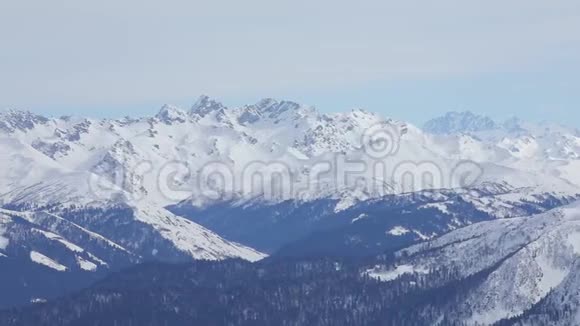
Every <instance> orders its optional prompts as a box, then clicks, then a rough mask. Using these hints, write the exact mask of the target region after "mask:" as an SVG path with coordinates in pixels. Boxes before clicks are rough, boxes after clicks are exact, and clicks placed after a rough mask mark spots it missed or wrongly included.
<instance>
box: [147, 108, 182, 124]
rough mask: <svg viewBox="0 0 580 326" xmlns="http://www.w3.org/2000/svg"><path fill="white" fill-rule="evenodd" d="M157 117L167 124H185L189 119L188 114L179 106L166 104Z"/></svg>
mask: <svg viewBox="0 0 580 326" xmlns="http://www.w3.org/2000/svg"><path fill="white" fill-rule="evenodd" d="M155 117H156V118H157V119H159V120H160V121H162V122H165V123H171V122H174V121H177V122H182V123H183V122H185V121H186V119H187V113H186V112H185V111H184V110H182V109H181V108H179V107H177V106H174V105H170V104H165V105H163V106H162V107H161V110H159V112H158V113H157V115H155Z"/></svg>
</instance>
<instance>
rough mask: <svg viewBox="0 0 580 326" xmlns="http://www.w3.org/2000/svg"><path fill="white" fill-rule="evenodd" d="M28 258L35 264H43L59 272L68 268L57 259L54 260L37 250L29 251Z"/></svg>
mask: <svg viewBox="0 0 580 326" xmlns="http://www.w3.org/2000/svg"><path fill="white" fill-rule="evenodd" d="M30 260H32V261H33V262H35V263H37V264H40V265H44V266H46V267H48V268H52V269H54V270H56V271H59V272H64V271H66V270H67V269H68V268H67V267H66V266H64V265H61V264H59V263H58V262H57V261H55V260H53V259H51V258H49V257H47V256H45V255H43V254H41V253H39V252H37V251H31V252H30Z"/></svg>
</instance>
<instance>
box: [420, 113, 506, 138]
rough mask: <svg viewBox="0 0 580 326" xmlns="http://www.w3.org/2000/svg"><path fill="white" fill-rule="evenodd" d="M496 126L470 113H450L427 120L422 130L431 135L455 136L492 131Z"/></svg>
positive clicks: (483, 117) (481, 116)
mask: <svg viewBox="0 0 580 326" xmlns="http://www.w3.org/2000/svg"><path fill="white" fill-rule="evenodd" d="M496 128H498V124H497V123H496V122H495V121H494V120H492V119H491V118H489V117H487V116H483V115H477V114H475V113H473V112H471V111H462V112H457V111H452V112H448V113H446V114H445V115H443V116H441V117H438V118H435V119H432V120H429V121H428V122H427V123H425V125H424V126H423V130H425V131H426V132H429V133H433V134H456V133H468V132H478V131H486V130H493V129H496Z"/></svg>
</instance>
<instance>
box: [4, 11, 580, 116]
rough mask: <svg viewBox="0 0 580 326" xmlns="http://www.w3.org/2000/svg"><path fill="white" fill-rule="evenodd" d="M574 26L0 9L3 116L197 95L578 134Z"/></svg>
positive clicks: (463, 14) (563, 14)
mask: <svg viewBox="0 0 580 326" xmlns="http://www.w3.org/2000/svg"><path fill="white" fill-rule="evenodd" d="M579 31H580V2H578V1H577V0H553V1H545V0H511V1H505V0H488V1H469V0H440V1H419V0H407V1H392V0H383V1H378V0H377V1H360V2H357V3H355V2H353V1H330V0H319V1H305V0H296V1H258V0H248V1H222V0H216V1H211V2H209V1H208V2H203V1H176V0H169V1H163V2H161V1H150V0H141V1H138V0H125V1H112V0H104V1H94V2H90V3H89V2H83V1H76V0H53V1H26V0H23V1H2V2H0V107H16V108H23V109H28V110H31V111H34V112H40V113H44V114H49V115H61V114H76V115H89V116H98V117H101V116H110V117H117V116H123V115H148V114H153V113H154V112H156V111H157V110H158V109H159V107H160V106H161V105H162V104H164V103H172V104H177V105H181V106H185V107H187V106H190V105H191V104H192V103H193V102H194V101H195V99H196V98H197V97H198V96H199V95H200V94H208V95H210V96H212V97H216V98H218V99H222V100H223V101H224V102H225V103H226V104H230V105H241V104H245V103H248V102H255V101H257V100H258V99H259V98H262V97H276V98H284V99H290V100H295V101H298V102H302V103H305V104H312V105H315V106H317V107H318V108H319V109H320V110H321V111H324V112H334V111H344V110H348V109H351V108H354V107H362V108H365V109H368V110H371V111H376V112H379V113H381V114H382V115H385V116H391V117H395V118H400V119H405V120H409V121H412V122H415V123H422V122H423V121H425V120H426V119H427V118H429V117H432V116H435V115H438V114H441V113H443V112H446V111H450V110H471V111H474V112H477V113H483V114H487V115H490V116H491V117H494V118H497V119H503V118H507V117H509V116H513V115H517V116H521V117H523V118H528V119H532V120H554V121H559V122H564V123H566V124H569V125H574V126H579V127H580V112H579V111H580V110H578V108H579V107H580V32H579Z"/></svg>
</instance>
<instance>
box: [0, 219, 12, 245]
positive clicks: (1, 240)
mask: <svg viewBox="0 0 580 326" xmlns="http://www.w3.org/2000/svg"><path fill="white" fill-rule="evenodd" d="M4 232H6V230H5V229H4V228H3V227H2V225H1V224H0V249H6V247H8V244H9V243H10V240H9V239H8V238H6V237H5V236H4Z"/></svg>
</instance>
